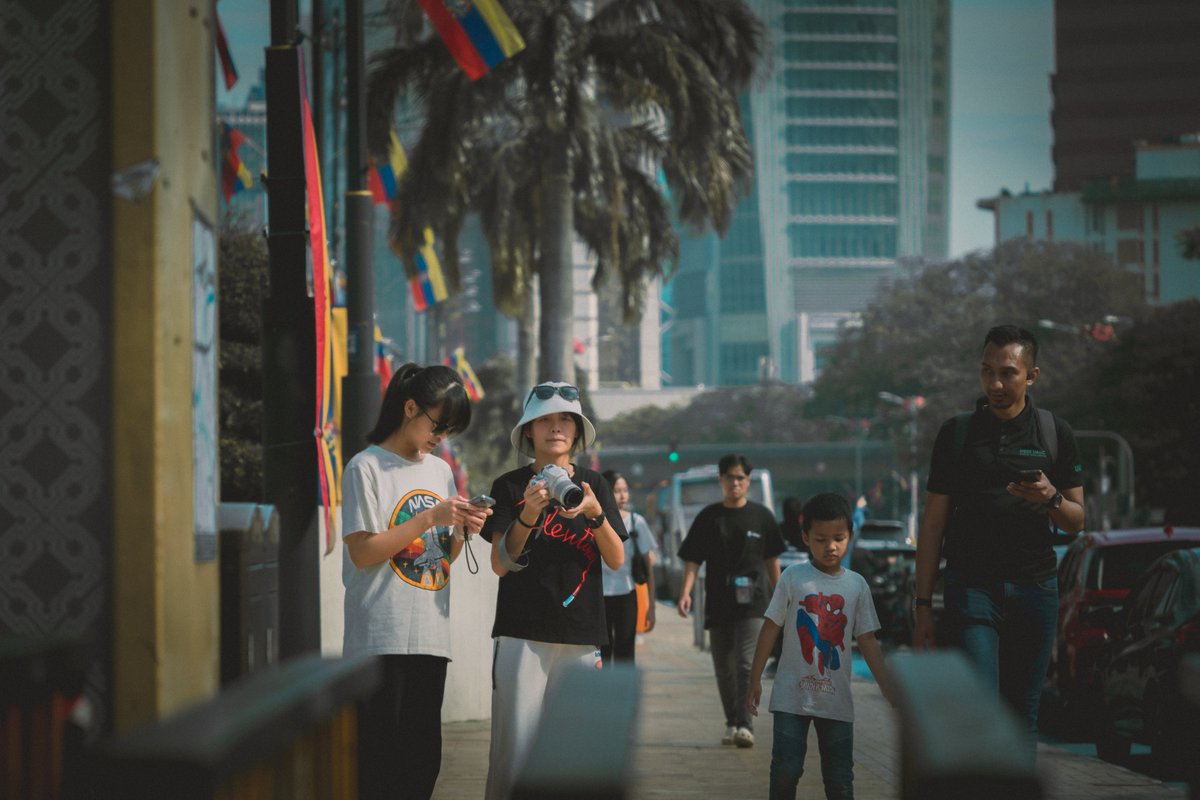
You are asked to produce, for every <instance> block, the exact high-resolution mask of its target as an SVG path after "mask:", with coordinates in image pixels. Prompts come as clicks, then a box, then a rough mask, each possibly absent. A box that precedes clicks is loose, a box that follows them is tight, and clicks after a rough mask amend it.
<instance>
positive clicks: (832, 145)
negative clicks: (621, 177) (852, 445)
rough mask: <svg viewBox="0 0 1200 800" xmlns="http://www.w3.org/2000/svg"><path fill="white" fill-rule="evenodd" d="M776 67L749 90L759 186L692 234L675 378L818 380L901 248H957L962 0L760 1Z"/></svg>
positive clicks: (676, 328)
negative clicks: (956, 34) (954, 28)
mask: <svg viewBox="0 0 1200 800" xmlns="http://www.w3.org/2000/svg"><path fill="white" fill-rule="evenodd" d="M752 5H753V6H754V8H755V10H756V11H757V13H758V14H759V16H760V17H761V18H762V20H763V22H764V23H765V25H766V28H767V30H768V32H769V49H770V60H771V65H772V69H771V73H770V75H769V77H768V79H767V80H766V81H765V82H763V83H762V84H756V85H755V86H754V87H753V88H752V90H751V91H750V92H749V93H748V95H747V98H746V100H747V102H745V103H744V104H743V107H744V109H745V112H746V113H745V118H744V123H745V124H746V128H747V132H748V133H749V135H750V136H751V141H752V143H753V146H754V152H755V164H756V186H755V190H754V192H753V195H752V196H751V197H749V198H747V199H746V200H744V201H743V203H742V204H741V206H740V207H739V208H738V210H737V213H736V215H735V217H734V221H733V224H732V225H731V226H730V230H729V232H728V234H727V235H726V236H725V237H724V238H723V239H720V238H718V237H716V236H714V235H706V236H701V237H690V238H688V237H686V236H685V241H684V244H683V248H682V253H683V254H682V259H681V266H680V271H679V274H678V275H677V277H676V278H675V280H674V281H673V285H672V286H671V287H670V291H671V295H672V302H671V303H670V304H669V305H670V307H671V310H672V314H671V317H670V320H669V321H670V324H669V326H668V328H667V330H666V332H665V333H664V350H665V351H666V352H665V353H664V362H665V363H666V364H668V365H669V368H668V369H667V372H668V378H669V382H670V383H672V384H677V385H678V384H699V383H705V384H709V385H712V384H740V383H752V382H755V381H757V380H760V379H762V378H779V379H782V380H785V381H799V382H807V381H811V380H812V379H813V378H814V377H815V375H816V373H817V372H818V371H819V370H820V367H821V358H822V352H823V350H824V349H825V348H826V347H828V346H829V345H830V344H832V343H833V341H834V339H835V337H836V335H837V332H838V330H839V328H840V327H841V326H842V325H844V324H845V323H846V322H847V321H848V320H851V319H853V317H854V315H855V314H856V313H857V312H859V311H860V310H861V309H862V308H863V307H864V306H865V305H866V304H867V303H868V302H869V301H870V299H871V298H872V296H873V295H874V294H875V292H876V290H877V288H878V287H879V285H880V283H881V282H882V281H884V280H886V279H887V278H889V277H890V276H891V275H892V273H893V271H894V270H895V268H896V265H897V264H898V262H899V260H900V259H904V258H921V257H924V258H932V259H940V258H944V257H945V256H946V250H947V238H948V237H947V227H948V226H947V195H948V180H947V153H948V142H949V134H948V113H949V108H948V105H949V75H948V69H947V68H948V64H949V30H950V8H949V0H871V2H869V3H868V2H864V0H752Z"/></svg>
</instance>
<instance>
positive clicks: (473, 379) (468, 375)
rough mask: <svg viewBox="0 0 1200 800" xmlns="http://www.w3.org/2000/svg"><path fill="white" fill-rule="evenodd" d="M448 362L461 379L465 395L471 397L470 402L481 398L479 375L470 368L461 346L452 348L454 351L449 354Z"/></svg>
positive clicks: (476, 401)
mask: <svg viewBox="0 0 1200 800" xmlns="http://www.w3.org/2000/svg"><path fill="white" fill-rule="evenodd" d="M448 362H449V364H450V366H451V367H453V368H454V371H455V372H457V373H458V377H459V378H461V379H462V382H463V388H464V389H466V390H467V397H469V398H471V402H473V403H478V402H479V401H480V400H482V399H483V384H482V383H480V382H479V377H478V376H477V375H476V374H475V370H473V369H471V363H470V362H469V361H467V355H466V351H465V350H464V349H463V348H461V347H456V348H454V352H453V353H451V354H450V358H449V359H448Z"/></svg>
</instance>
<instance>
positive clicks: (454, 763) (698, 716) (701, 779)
mask: <svg viewBox="0 0 1200 800" xmlns="http://www.w3.org/2000/svg"><path fill="white" fill-rule="evenodd" d="M658 618H659V619H658V627H657V628H656V629H655V630H654V631H653V632H651V633H649V634H646V635H645V636H643V637H641V641H640V642H639V644H638V651H637V659H638V666H639V667H641V668H642V670H643V683H642V714H641V719H640V720H639V724H638V730H637V735H636V746H635V748H634V758H635V764H634V771H635V776H636V778H635V781H636V782H635V785H634V788H633V791H632V793H631V797H632V798H633V799H634V800H662V799H663V798H689V800H690V799H691V798H703V800H741V799H742V798H746V799H747V800H751V799H755V798H765V797H766V796H767V783H768V774H769V768H770V761H771V715H770V714H769V713H767V712H765V711H764V712H763V713H762V714H761V715H760V716H759V717H758V721H757V723H756V727H755V737H756V739H757V744H756V745H755V746H754V747H753V748H750V749H746V750H739V749H737V748H734V747H725V746H722V745H721V744H720V737H721V733H722V731H723V729H724V716H723V714H722V713H721V710H720V709H721V704H720V700H719V699H718V698H717V684H716V680H715V679H714V678H713V672H712V662H711V661H710V660H709V656H708V654H707V653H703V652H700V651H699V650H697V649H696V648H695V647H693V646H692V622H691V621H690V620H683V619H681V618H680V617H679V615H678V614H676V613H675V609H674V608H672V607H670V606H664V605H662V604H660V605H659V607H658ZM770 688H771V687H770V686H769V685H764V687H763V694H764V706H765V705H766V700H767V699H768V698H769V692H770ZM854 693H855V694H854V706H855V715H856V721H855V725H854V763H855V768H854V786H855V797H857V798H859V800H894V799H895V798H899V796H900V791H899V756H898V748H897V745H898V741H897V727H896V716H895V712H894V711H893V710H892V709H891V707H890V706H889V705H888V704H887V701H885V700H884V699H883V697H882V696H881V695H880V694H879V689H878V688H877V687H876V686H875V684H874V683H872V682H870V681H865V680H856V681H855V683H854ZM442 735H443V744H442V753H443V756H442V772H441V778H440V779H439V780H438V788H437V791H436V792H435V793H434V798H435V800H478V799H479V798H481V797H482V796H483V787H484V781H485V779H486V776H487V752H488V738H489V723H488V722H486V721H482V722H455V723H449V724H447V725H444V726H443V729H442ZM1038 762H1039V769H1040V770H1041V771H1042V774H1043V776H1044V777H1043V785H1044V786H1045V788H1046V799H1047V800H1085V798H1086V799H1087V800H1090V799H1091V798H1123V799H1124V800H1159V799H1162V798H1184V797H1186V792H1184V791H1182V790H1181V789H1179V788H1176V787H1174V786H1170V785H1167V784H1163V783H1161V782H1160V781H1157V780H1155V779H1153V778H1149V777H1146V776H1144V775H1141V774H1139V773H1136V772H1133V771H1131V770H1128V769H1125V768H1124V767H1120V766H1116V765H1114V764H1109V763H1106V762H1103V761H1100V760H1098V759H1095V758H1089V757H1087V756H1084V755H1079V754H1076V753H1071V752H1068V751H1067V750H1063V749H1060V748H1057V747H1051V746H1049V745H1046V744H1042V745H1039V749H1038ZM808 765H809V769H808V771H807V772H806V773H805V775H804V778H803V779H802V780H801V781H800V791H799V793H798V796H799V797H802V798H820V797H824V796H825V794H824V790H823V788H822V786H821V776H820V765H819V761H818V755H817V744H816V736H815V734H814V735H813V737H812V739H811V740H810V742H809V756H808Z"/></svg>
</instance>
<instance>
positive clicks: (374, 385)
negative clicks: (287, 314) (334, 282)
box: [342, 0, 380, 464]
mask: <svg viewBox="0 0 1200 800" xmlns="http://www.w3.org/2000/svg"><path fill="white" fill-rule="evenodd" d="M365 64H366V60H365V58H364V54H363V8H362V0H346V202H345V203H344V204H343V208H345V209H346V321H347V334H348V335H347V342H346V347H347V356H348V358H347V361H348V364H347V367H348V369H347V373H346V377H345V378H343V379H342V463H343V464H344V463H346V462H347V461H349V460H350V458H351V457H352V456H353V455H354V454H355V453H357V452H358V451H359V450H362V449H363V448H364V447H366V445H367V434H368V433H369V432H370V430H371V427H372V426H373V425H374V424H375V418H376V417H377V416H378V415H379V403H380V391H379V375H378V374H377V373H376V372H375V269H374V264H373V263H372V249H371V243H372V231H373V229H374V226H373V225H372V223H373V221H374V213H375V210H374V205H373V204H372V198H371V193H370V192H368V191H365V188H366V167H367V158H366V154H367V147H366V117H367V114H366V102H365V101H364V97H365V95H366V87H365V85H364V81H363V73H364V72H365Z"/></svg>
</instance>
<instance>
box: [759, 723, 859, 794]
mask: <svg viewBox="0 0 1200 800" xmlns="http://www.w3.org/2000/svg"><path fill="white" fill-rule="evenodd" d="M772 713H773V714H774V715H775V740H774V742H773V743H772V745H771V795H770V797H771V800H795V798H796V784H798V783H799V782H800V776H801V775H803V774H804V757H805V756H806V755H807V754H808V725H809V723H810V722H811V723H812V724H813V725H815V726H816V728H817V746H818V747H819V748H820V750H821V780H822V781H824V782H825V797H826V798H828V800H851V798H853V797H854V723H853V722H843V721H842V720H839V719H825V718H824V717H802V716H800V715H799V714H789V713H787V712H786V711H775V712H772Z"/></svg>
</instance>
